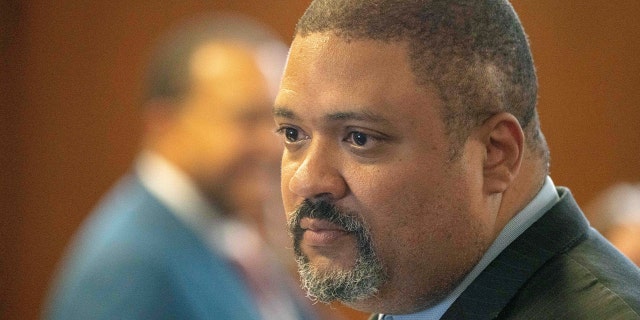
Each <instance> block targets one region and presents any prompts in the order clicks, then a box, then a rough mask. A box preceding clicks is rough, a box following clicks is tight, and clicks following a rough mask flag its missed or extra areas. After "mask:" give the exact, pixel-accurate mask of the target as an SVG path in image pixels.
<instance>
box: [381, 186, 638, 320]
mask: <svg viewBox="0 0 640 320" xmlns="http://www.w3.org/2000/svg"><path fill="white" fill-rule="evenodd" d="M558 193H559V194H560V201H559V202H558V203H557V204H556V205H555V206H554V207H553V208H551V209H550V210H549V211H548V212H547V213H546V214H545V215H544V216H542V218H540V219H539V220H538V221H537V222H535V223H534V224H533V225H532V226H531V227H530V228H529V229H527V230H526V231H525V232H524V233H523V234H522V235H521V236H520V237H518V238H517V239H516V240H515V241H514V242H513V243H511V245H509V246H508V247H507V248H506V249H505V250H504V251H503V252H502V253H501V254H500V255H498V257H496V259H495V260H494V261H493V262H491V264H489V266H487V268H486V269H485V270H484V271H483V272H482V273H481V274H480V275H479V276H478V277H477V278H476V279H475V280H474V281H473V282H472V283H471V284H470V285H469V287H468V288H467V289H466V290H465V291H464V292H463V293H462V294H461V296H460V297H459V298H458V299H457V300H456V301H455V302H454V303H453V305H451V307H450V308H449V310H447V312H446V313H445V314H444V315H443V317H442V319H456V320H457V319H594V320H596V319H597V320H601V319H640V270H639V269H638V268H637V267H636V266H635V265H634V264H633V263H632V262H631V261H629V260H628V259H627V258H625V257H624V256H623V255H622V254H620V253H619V252H618V251H617V250H616V249H615V248H613V247H612V246H611V244H610V243H609V242H608V241H607V240H605V239H604V238H603V237H602V236H601V235H600V234H599V233H598V232H597V231H595V230H594V229H592V228H590V227H589V224H588V222H587V220H586V219H585V217H584V215H583V214H582V212H581V211H580V208H579V207H578V205H577V204H576V202H575V200H574V199H573V196H572V195H571V193H570V192H569V190H568V189H565V188H558ZM375 317H376V315H374V316H373V317H372V318H371V319H377V318H375Z"/></svg>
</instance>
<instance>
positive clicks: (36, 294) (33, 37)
mask: <svg viewBox="0 0 640 320" xmlns="http://www.w3.org/2000/svg"><path fill="white" fill-rule="evenodd" d="M0 1H1V2H0V106H1V117H0V168H1V170H0V259H1V260H0V288H1V289H0V318H2V319H37V318H38V316H39V314H40V308H41V303H42V299H43V298H44V295H45V293H46V290H47V288H48V286H49V281H50V280H51V276H52V273H53V271H54V270H55V268H56V265H57V263H58V261H59V259H60V257H61V255H62V253H63V250H64V248H65V245H66V244H67V242H68V241H69V240H70V238H71V236H72V235H73V233H74V232H75V230H76V228H77V227H78V226H79V224H80V223H81V222H82V220H83V219H84V218H85V216H86V215H87V214H88V213H89V212H90V210H91V209H92V207H93V206H94V205H95V204H96V202H97V201H98V200H99V198H100V197H101V196H102V194H103V193H104V192H105V191H107V189H108V188H109V187H110V186H111V184H112V183H114V182H115V180H116V179H117V178H118V177H119V176H121V175H122V174H123V173H124V172H125V171H127V169H128V168H129V166H130V163H131V161H132V160H133V157H134V155H135V152H136V151H137V148H138V143H139V141H138V140H137V138H136V137H138V136H139V133H140V129H141V128H140V126H141V123H140V119H139V118H138V113H137V110H136V109H137V108H138V107H139V106H140V101H141V96H140V92H141V80H142V73H143V68H144V64H145V62H146V61H147V58H148V54H149V51H150V48H151V45H152V41H153V40H154V39H155V38H156V37H157V36H159V35H160V34H162V32H163V31H165V30H166V28H167V27H169V26H170V25H172V24H173V23H175V22H177V21H178V20H182V19H184V18H186V17H189V16H191V15H194V14H198V13H201V12H208V11H212V10H221V9H224V10H231V11H237V12H242V13H245V14H248V15H251V16H253V17H255V18H256V19H258V20H260V21H262V22H264V23H267V24H268V25H270V26H272V27H273V28H274V29H275V30H276V31H277V32H279V33H280V34H281V35H282V37H283V39H285V41H287V42H290V40H291V38H292V33H293V27H294V25H295V23H296V21H297V19H298V17H299V16H300V15H301V14H302V13H303V11H304V9H305V8H306V6H307V4H308V3H309V1H308V0H273V1H235V0H226V1H223V0H210V1H199V0H181V1H171V0H168V1H150V0H137V1H121V0H111V1H79V0H58V1H42V0H31V1H17V0H16V1H12V0H0ZM513 4H514V6H515V7H516V10H517V11H518V13H519V15H520V17H521V19H522V21H523V24H524V26H525V30H526V31H527V33H528V34H529V37H530V40H531V43H532V48H533V54H534V59H535V62H536V65H537V68H538V76H539V82H540V92H539V95H540V100H539V112H540V117H541V121H542V127H543V130H544V132H545V134H546V137H547V140H548V142H549V145H550V147H551V154H552V166H551V172H552V177H553V179H554V182H555V183H556V184H557V185H564V186H569V187H570V188H571V190H572V191H573V193H574V195H575V197H576V199H577V200H578V202H579V203H582V204H584V203H587V202H589V201H591V200H592V199H593V198H595V197H596V196H597V195H598V194H599V193H600V192H601V191H602V190H604V189H606V188H607V187H608V186H610V185H612V184H614V183H618V182H636V181H640V108H639V107H638V105H637V102H638V101H640V90H638V88H639V87H640V59H639V58H638V55H639V53H640V37H639V36H638V30H640V19H638V16H640V2H639V1H637V0H619V1H600V0H582V1H557V0H536V1H526V0H514V1H513ZM354 319H364V318H363V316H362V315H358V314H354Z"/></svg>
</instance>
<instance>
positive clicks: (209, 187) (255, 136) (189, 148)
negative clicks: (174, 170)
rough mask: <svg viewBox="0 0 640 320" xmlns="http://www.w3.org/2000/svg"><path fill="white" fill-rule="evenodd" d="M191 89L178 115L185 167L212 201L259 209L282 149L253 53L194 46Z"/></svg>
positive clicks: (239, 208)
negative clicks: (196, 48) (186, 158)
mask: <svg viewBox="0 0 640 320" xmlns="http://www.w3.org/2000/svg"><path fill="white" fill-rule="evenodd" d="M191 76H192V82H191V89H190V91H189V94H188V96H187V98H186V99H185V100H184V102H183V105H182V108H181V109H180V110H181V111H180V113H179V120H178V121H177V123H178V125H177V126H176V128H177V130H176V131H178V132H179V133H178V134H179V135H180V136H181V137H184V139H183V141H184V143H183V147H184V149H183V150H182V151H181V150H178V152H189V153H191V155H190V156H189V157H188V159H189V160H188V161H184V162H185V166H186V167H187V171H189V172H190V173H191V175H192V177H194V179H195V180H196V182H197V183H198V184H199V185H200V187H201V189H203V190H204V191H205V192H206V193H207V195H209V196H210V197H212V198H213V199H214V201H215V202H216V204H217V205H222V206H225V207H226V208H225V209H228V210H233V211H234V213H239V212H249V213H251V214H254V213H259V211H260V210H261V206H262V204H263V200H264V198H265V197H266V196H267V195H268V193H269V188H272V187H273V184H270V183H269V182H270V181H269V178H270V177H269V174H274V175H275V176H276V177H277V174H278V169H277V165H278V159H279V154H280V152H281V151H282V148H281V147H279V146H278V142H277V139H276V138H275V137H274V135H273V120H272V117H271V110H270V109H271V108H270V106H271V105H272V103H273V93H271V92H269V86H268V83H267V80H266V78H265V76H264V75H263V73H262V72H261V69H260V68H259V66H258V64H257V60H256V56H255V55H254V53H253V52H252V51H251V50H249V49H247V48H245V47H242V46H240V45H236V44H234V43H215V44H210V45H204V46H203V47H201V48H200V49H198V50H197V51H196V52H195V53H194V55H193V57H192V59H191Z"/></svg>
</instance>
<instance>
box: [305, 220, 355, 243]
mask: <svg viewBox="0 0 640 320" xmlns="http://www.w3.org/2000/svg"><path fill="white" fill-rule="evenodd" d="M300 228H302V230H304V232H303V236H302V238H303V240H304V242H305V243H306V245H308V246H328V245H331V243H332V242H333V241H335V240H337V239H338V238H340V237H342V236H346V235H348V234H349V232H347V231H346V230H345V229H344V228H342V227H341V226H339V225H337V224H335V223H332V222H329V221H327V220H319V219H313V218H308V217H305V218H302V219H301V220H300Z"/></svg>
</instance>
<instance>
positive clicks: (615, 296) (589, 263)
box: [501, 231, 640, 319]
mask: <svg viewBox="0 0 640 320" xmlns="http://www.w3.org/2000/svg"><path fill="white" fill-rule="evenodd" d="M501 315H502V316H501V318H503V319H515V318H527V316H530V317H533V318H538V317H540V316H542V315H543V318H557V319H610V318H616V319H640V271H639V270H638V268H637V267H636V266H635V265H633V264H632V263H631V262H630V261H629V260H628V259H626V258H625V257H624V256H622V255H621V254H620V253H619V252H618V251H617V250H615V249H614V248H613V247H612V246H611V245H610V244H608V242H607V241H606V240H604V239H603V238H602V237H601V236H600V235H599V234H597V233H596V232H594V231H590V232H588V233H587V236H586V238H585V239H584V240H583V241H581V242H580V243H579V244H578V245H577V246H575V247H573V248H571V249H569V250H568V251H566V252H564V253H562V254H560V255H558V256H556V257H555V258H553V259H551V260H549V261H548V262H547V263H546V264H545V265H544V266H543V267H542V268H540V270H538V272H536V274H535V275H534V276H533V277H532V278H531V279H529V281H528V282H527V283H526V284H525V285H524V286H523V288H521V290H520V291H519V292H518V294H517V295H516V296H515V297H514V299H513V300H512V301H511V302H510V303H509V305H508V306H507V308H506V309H505V310H504V311H503V312H502V314H501Z"/></svg>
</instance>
